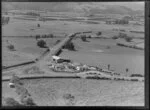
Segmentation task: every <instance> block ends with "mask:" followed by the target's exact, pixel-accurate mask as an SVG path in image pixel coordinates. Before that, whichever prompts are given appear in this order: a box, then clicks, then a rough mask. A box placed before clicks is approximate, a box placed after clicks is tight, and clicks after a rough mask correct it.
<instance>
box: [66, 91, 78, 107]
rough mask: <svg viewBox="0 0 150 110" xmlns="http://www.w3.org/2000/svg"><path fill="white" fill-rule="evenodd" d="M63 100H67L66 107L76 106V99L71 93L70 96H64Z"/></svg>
mask: <svg viewBox="0 0 150 110" xmlns="http://www.w3.org/2000/svg"><path fill="white" fill-rule="evenodd" d="M63 98H64V99H65V100H67V103H66V105H68V106H71V105H75V97H74V96H73V95H71V94H69V93H68V94H64V95H63Z"/></svg>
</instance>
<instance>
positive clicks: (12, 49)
mask: <svg viewBox="0 0 150 110" xmlns="http://www.w3.org/2000/svg"><path fill="white" fill-rule="evenodd" d="M7 48H8V49H9V50H10V51H15V47H14V45H8V46H7Z"/></svg>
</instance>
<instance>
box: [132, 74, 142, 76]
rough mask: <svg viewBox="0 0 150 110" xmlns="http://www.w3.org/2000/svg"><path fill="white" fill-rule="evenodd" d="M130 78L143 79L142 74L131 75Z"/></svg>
mask: <svg viewBox="0 0 150 110" xmlns="http://www.w3.org/2000/svg"><path fill="white" fill-rule="evenodd" d="M130 77H143V75H142V74H131V75H130Z"/></svg>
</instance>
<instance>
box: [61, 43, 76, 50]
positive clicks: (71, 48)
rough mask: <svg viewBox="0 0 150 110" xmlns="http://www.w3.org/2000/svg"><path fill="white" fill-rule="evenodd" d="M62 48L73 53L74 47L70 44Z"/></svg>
mask: <svg viewBox="0 0 150 110" xmlns="http://www.w3.org/2000/svg"><path fill="white" fill-rule="evenodd" d="M63 48H65V49H68V50H71V51H75V50H76V49H75V46H74V44H73V43H72V42H69V43H67V44H66V45H64V46H63Z"/></svg>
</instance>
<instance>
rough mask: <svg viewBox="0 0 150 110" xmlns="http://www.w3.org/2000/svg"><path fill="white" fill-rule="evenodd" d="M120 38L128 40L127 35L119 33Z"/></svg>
mask: <svg viewBox="0 0 150 110" xmlns="http://www.w3.org/2000/svg"><path fill="white" fill-rule="evenodd" d="M118 37H119V38H126V37H127V34H124V33H119V35H118Z"/></svg>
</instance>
